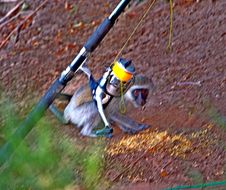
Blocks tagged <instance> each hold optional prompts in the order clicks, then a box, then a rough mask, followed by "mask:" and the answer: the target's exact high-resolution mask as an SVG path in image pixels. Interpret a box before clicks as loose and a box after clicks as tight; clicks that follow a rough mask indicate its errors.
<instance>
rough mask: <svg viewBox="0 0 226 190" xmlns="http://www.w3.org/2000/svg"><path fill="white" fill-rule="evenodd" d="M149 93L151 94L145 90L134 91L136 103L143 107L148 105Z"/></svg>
mask: <svg viewBox="0 0 226 190" xmlns="http://www.w3.org/2000/svg"><path fill="white" fill-rule="evenodd" d="M148 93H149V90H148V89H145V88H141V89H135V90H133V91H132V94H133V97H134V99H135V101H136V103H137V104H138V105H140V106H143V105H145V104H146V99H147V97H148Z"/></svg>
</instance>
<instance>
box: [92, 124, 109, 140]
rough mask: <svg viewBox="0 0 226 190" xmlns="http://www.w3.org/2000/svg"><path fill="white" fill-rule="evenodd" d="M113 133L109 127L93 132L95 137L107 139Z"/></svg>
mask: <svg viewBox="0 0 226 190" xmlns="http://www.w3.org/2000/svg"><path fill="white" fill-rule="evenodd" d="M112 133H113V129H112V128H111V127H109V126H105V127H104V128H102V129H99V130H97V131H95V134H96V136H102V137H108V138H111V137H112Z"/></svg>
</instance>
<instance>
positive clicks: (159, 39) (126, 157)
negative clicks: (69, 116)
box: [0, 0, 226, 190]
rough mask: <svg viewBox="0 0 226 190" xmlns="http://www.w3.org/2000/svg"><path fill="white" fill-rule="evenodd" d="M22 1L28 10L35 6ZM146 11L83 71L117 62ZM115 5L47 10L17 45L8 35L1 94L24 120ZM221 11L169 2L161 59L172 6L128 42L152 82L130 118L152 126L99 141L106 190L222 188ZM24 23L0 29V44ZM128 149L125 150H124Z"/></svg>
mask: <svg viewBox="0 0 226 190" xmlns="http://www.w3.org/2000/svg"><path fill="white" fill-rule="evenodd" d="M27 2H28V4H29V5H30V7H29V9H28V10H34V9H35V8H36V7H37V6H38V5H40V3H41V1H39V0H33V1H27ZM148 3H150V1H147V0H146V1H143V2H142V3H139V4H138V5H135V4H133V5H132V6H131V7H130V8H128V9H127V10H126V11H125V13H124V14H122V15H121V17H120V19H119V21H118V22H117V24H116V25H115V27H114V28H113V29H112V30H111V31H110V33H109V34H108V35H107V36H106V38H105V39H104V41H103V42H102V44H101V45H100V46H99V47H98V48H97V49H96V51H95V52H94V53H93V54H92V55H91V57H90V58H89V60H88V63H87V65H88V66H89V67H90V68H91V70H92V71H93V73H94V76H95V77H96V78H97V77H100V75H101V73H102V72H100V70H101V71H102V70H103V69H104V67H105V66H108V65H109V64H110V63H111V62H112V61H113V60H114V58H115V56H116V55H117V53H118V52H119V50H120V49H121V47H122V46H123V44H124V42H125V41H126V39H127V38H128V37H129V35H130V33H131V32H132V30H133V29H134V27H135V26H136V23H138V21H139V19H140V17H141V16H142V14H143V13H144V11H145V10H146V9H147V5H148ZM116 4H117V1H113V0H111V1H107V3H106V1H104V0H95V1H92V3H91V1H89V0H78V1H76V3H75V1H72V0H53V1H49V2H48V3H47V4H46V5H45V6H44V7H43V8H42V9H40V10H39V11H38V12H37V14H36V15H35V16H34V17H33V19H32V22H31V23H30V24H27V25H26V26H25V27H24V28H23V29H22V30H21V31H20V35H19V40H18V42H17V43H15V42H14V39H15V35H14V36H12V37H11V38H10V40H9V41H8V42H7V44H6V45H5V46H4V47H3V48H2V49H0V73H1V75H0V85H1V88H2V89H3V90H4V92H5V95H7V96H9V97H10V98H11V99H12V100H13V101H14V102H15V103H17V105H18V110H20V111H21V113H22V114H25V113H26V112H27V110H28V108H29V107H30V106H31V105H32V104H33V103H34V102H35V101H37V100H38V99H39V98H40V97H41V95H42V94H43V93H44V92H45V91H46V90H47V88H48V87H49V86H50V85H51V83H52V82H53V81H54V80H55V79H56V77H57V76H59V75H60V73H61V72H62V70H63V69H64V68H66V66H67V65H68V64H69V63H70V62H71V60H72V59H73V57H74V56H75V55H76V53H77V52H78V51H79V50H80V48H81V47H82V46H83V44H84V43H85V41H86V40H87V38H88V37H89V35H90V34H91V33H92V32H93V30H94V28H95V27H96V26H97V25H98V24H99V23H100V22H101V21H102V20H103V18H104V17H105V16H107V15H109V14H110V13H111V11H112V10H113V8H114V7H115V6H116ZM97 10H98V11H97ZM225 10H226V1H225V0H215V1H213V0H205V1H204V0H200V1H198V0H197V1H195V0H175V1H174V6H173V39H172V45H171V50H170V51H167V49H166V47H167V43H168V36H169V22H170V13H169V3H168V1H163V0H162V1H157V2H156V3H155V5H154V7H153V8H152V9H151V11H150V12H149V14H148V16H147V17H146V18H145V20H144V22H143V24H142V25H141V26H140V27H139V29H138V30H137V31H136V33H135V35H134V36H133V37H132V39H131V40H130V41H129V43H128V45H127V46H126V48H125V49H124V51H123V54H122V56H123V57H127V58H130V59H132V60H133V62H134V63H135V64H136V71H137V73H140V72H141V73H144V74H145V75H147V76H149V77H150V78H152V79H153V81H154V84H155V86H156V91H155V92H154V94H153V95H151V96H150V101H149V102H148V103H147V105H146V108H145V110H138V111H137V110H136V111H135V110H134V111H130V112H129V114H130V116H132V117H134V118H135V119H136V120H137V121H142V122H144V123H147V124H150V125H151V126H152V127H151V128H150V129H149V130H146V131H144V132H142V133H140V134H138V135H134V136H129V135H125V134H122V133H121V132H120V131H118V130H115V131H116V132H115V135H114V137H113V138H112V139H107V140H106V142H107V144H106V163H105V170H104V174H103V175H104V176H105V178H106V179H107V180H109V181H110V182H112V185H111V188H112V189H153V190H155V189H161V188H165V187H173V186H175V185H181V184H195V183H202V182H209V181H218V180H224V179H226V162H225V161H226V156H225V154H226V152H225V147H226V144H225V142H226V133H225V123H226V119H222V118H223V117H225V116H226V54H225V52H226V12H225ZM23 19H24V17H20V18H18V19H16V20H15V21H13V22H11V23H9V24H7V25H6V26H4V27H3V28H0V31H1V33H0V43H1V42H2V41H3V40H4V39H5V38H6V36H7V35H8V34H9V33H10V32H11V31H12V29H13V28H15V27H16V25H17V24H18V22H19V21H20V20H23ZM81 81H82V82H81ZM84 82H86V78H85V77H84V76H83V75H81V74H78V75H76V77H74V79H73V80H72V82H70V83H69V85H68V86H67V88H66V90H65V91H67V92H71V93H72V92H73V91H74V89H75V88H77V87H78V86H79V85H80V84H81V83H84ZM138 112H139V114H137V113H138ZM64 132H66V133H68V134H70V136H71V137H72V138H78V139H79V140H84V139H83V138H81V137H80V136H79V135H78V130H76V129H74V128H73V127H65V129H64ZM137 141H139V142H138V145H139V146H138V145H137V143H136V142H137ZM126 142H127V143H128V142H132V145H131V148H130V149H128V147H129V145H128V144H125V143H126ZM139 143H140V144H139ZM144 152H146V153H145V154H144ZM224 188H225V187H216V188H212V189H224ZM206 189H208V188H206Z"/></svg>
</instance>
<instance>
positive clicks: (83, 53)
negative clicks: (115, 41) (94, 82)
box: [0, 0, 130, 167]
mask: <svg viewBox="0 0 226 190" xmlns="http://www.w3.org/2000/svg"><path fill="white" fill-rule="evenodd" d="M129 2H130V0H121V1H120V2H119V4H118V5H117V6H116V8H115V9H114V10H113V12H112V13H111V14H110V16H109V17H107V18H105V20H104V21H103V22H102V23H101V24H100V25H99V27H98V28H97V29H96V30H95V31H94V32H93V34H92V35H91V36H90V37H89V39H88V40H87V42H86V43H85V45H84V46H83V47H82V49H81V50H80V52H79V53H78V54H77V56H76V57H75V58H74V60H73V61H72V62H71V64H70V65H69V66H68V67H67V68H66V69H65V70H64V71H63V72H62V73H61V75H60V77H59V78H58V79H56V80H55V82H54V83H53V84H52V85H51V86H50V88H49V89H48V90H47V92H46V93H45V94H44V95H43V96H42V98H41V99H40V101H39V102H38V103H37V105H36V106H35V107H34V108H33V110H32V111H31V112H30V114H29V115H28V116H27V117H26V119H25V120H24V121H23V122H22V123H21V124H20V125H19V127H18V128H17V130H16V131H15V133H14V134H13V135H12V136H11V138H10V139H9V140H8V142H6V143H5V144H4V145H3V146H2V147H1V149H0V167H1V166H2V165H3V164H4V163H5V162H6V161H7V160H8V159H9V158H10V156H11V155H12V154H13V152H14V151H15V149H16V148H17V146H18V145H19V144H20V142H21V141H22V140H23V139H24V138H25V137H26V135H27V134H28V133H29V132H30V131H31V129H32V128H33V127H34V126H35V124H36V123H37V122H38V121H39V120H40V119H41V117H42V116H43V115H44V113H45V111H46V110H47V109H48V107H49V106H50V105H51V104H52V103H53V101H54V99H55V98H56V95H57V94H58V93H60V92H61V91H62V90H63V89H64V87H65V86H66V85H67V82H69V81H70V80H71V79H72V78H73V76H74V74H75V73H76V72H77V70H78V69H79V67H80V66H82V64H83V63H84V62H85V60H86V59H87V57H88V55H89V54H90V53H91V52H93V51H94V50H95V49H96V47H97V46H98V45H99V44H100V42H101V41H102V40H103V38H104V37H105V35H106V34H107V33H108V32H109V30H110V29H111V28H112V27H113V25H114V23H115V21H116V20H117V18H118V17H119V15H120V14H121V13H122V12H123V11H124V9H125V7H126V6H127V5H128V4H129Z"/></svg>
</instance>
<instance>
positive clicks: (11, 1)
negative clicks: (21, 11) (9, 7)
mask: <svg viewBox="0 0 226 190" xmlns="http://www.w3.org/2000/svg"><path fill="white" fill-rule="evenodd" d="M16 1H17V0H0V3H13V2H16Z"/></svg>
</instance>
